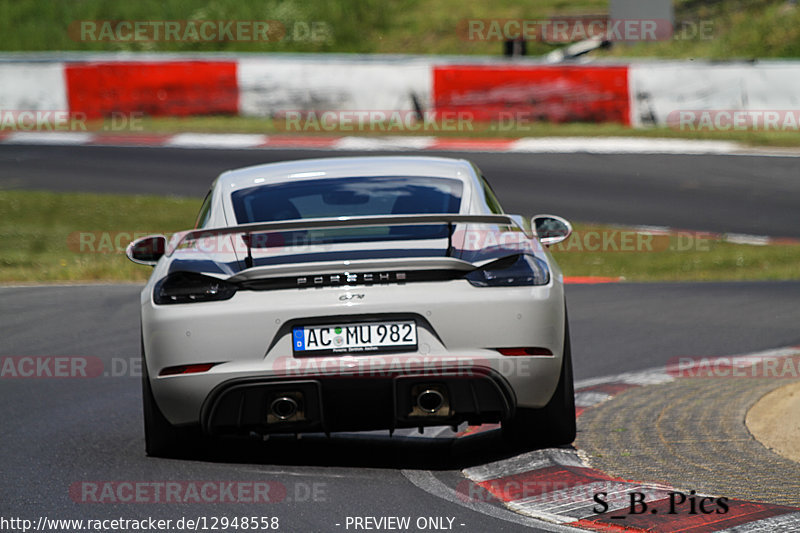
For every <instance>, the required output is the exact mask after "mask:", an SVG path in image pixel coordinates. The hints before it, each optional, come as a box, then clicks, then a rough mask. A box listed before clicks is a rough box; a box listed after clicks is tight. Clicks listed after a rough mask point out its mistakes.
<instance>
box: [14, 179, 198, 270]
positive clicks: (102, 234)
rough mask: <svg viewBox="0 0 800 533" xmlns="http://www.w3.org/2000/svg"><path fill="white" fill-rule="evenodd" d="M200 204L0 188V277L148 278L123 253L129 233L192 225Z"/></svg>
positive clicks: (166, 199)
mask: <svg viewBox="0 0 800 533" xmlns="http://www.w3.org/2000/svg"><path fill="white" fill-rule="evenodd" d="M200 202H201V200H200V199H195V198H191V199H189V198H172V197H157V196H121V195H119V196H118V195H104V194H84V193H75V194H73V193H69V194H61V193H53V192H32V191H0V281H2V282H11V281H22V282H33V281H47V282H55V281H101V280H103V281H141V280H145V279H147V277H148V276H149V275H150V269H149V268H148V267H142V266H140V265H134V264H133V263H131V262H130V261H128V259H127V258H126V257H125V255H124V247H125V246H126V245H127V243H128V242H129V241H130V237H128V235H132V234H133V233H143V234H149V233H164V232H173V231H178V230H182V229H187V228H189V227H191V226H192V225H193V224H194V219H195V216H196V214H197V210H198V209H199V207H200ZM81 234H83V246H82V248H83V250H84V251H83V252H82V251H81ZM117 236H120V239H119V241H118V242H119V244H120V247H119V249H116V243H115V242H114V241H115V240H117ZM126 237H127V238H126Z"/></svg>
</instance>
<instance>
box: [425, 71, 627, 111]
mask: <svg viewBox="0 0 800 533" xmlns="http://www.w3.org/2000/svg"><path fill="white" fill-rule="evenodd" d="M433 102H434V106H435V109H436V110H437V111H466V112H471V113H473V117H474V118H475V120H478V121H501V122H511V121H517V122H518V123H521V122H527V123H530V122H534V121H548V122H619V123H622V124H629V101H628V67H626V66H618V67H616V66H603V67H597V66H521V67H510V66H502V67H500V66H447V67H435V68H434V70H433Z"/></svg>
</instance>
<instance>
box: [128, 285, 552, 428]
mask: <svg viewBox="0 0 800 533" xmlns="http://www.w3.org/2000/svg"><path fill="white" fill-rule="evenodd" d="M350 293H358V294H362V295H363V296H364V297H363V298H361V299H358V300H356V301H351V300H344V299H341V297H342V296H343V295H347V294H350ZM377 317H382V318H389V317H395V318H397V317H402V318H404V319H413V320H414V321H415V322H416V323H417V326H418V329H417V332H418V349H417V350H415V351H411V352H404V353H393V354H383V355H377V354H376V355H349V356H335V357H328V356H324V357H303V358H299V357H295V356H294V354H293V352H292V338H291V334H292V326H293V325H295V324H304V323H312V322H313V323H326V322H327V323H330V322H331V321H334V322H339V321H347V320H350V321H353V322H359V321H364V320H367V319H371V318H377ZM142 331H143V341H144V353H145V354H146V357H145V359H146V360H145V364H146V365H147V370H148V373H149V375H150V376H151V378H150V379H151V385H152V389H153V394H154V396H155V400H156V402H157V404H158V406H159V408H160V409H161V411H162V412H163V414H164V416H165V417H166V418H167V420H169V421H170V422H171V423H172V424H176V425H179V424H197V423H201V422H203V421H202V417H203V415H201V412H204V409H205V408H206V407H205V406H207V405H209V402H210V401H211V400H210V397H211V395H212V391H218V390H220V389H219V388H220V387H222V386H223V385H224V384H226V383H233V382H234V380H256V381H261V382H264V383H266V382H274V381H282V382H289V381H319V382H320V384H321V385H320V390H321V394H323V395H324V396H325V397H324V398H322V400H321V402H322V403H323V404H326V403H327V402H329V401H331V400H332V399H334V398H332V397H335V396H337V394H335V393H328V394H325V391H326V390H332V391H336V390H338V389H337V387H336V385H334V384H338V383H344V382H345V381H344V380H345V378H346V377H347V376H348V374H354V375H355V378H357V380H356V379H353V380H352V381H351V385H352V390H354V391H356V390H358V391H371V390H372V386H373V385H372V384H371V381H373V380H377V381H378V382H381V380H383V379H389V378H390V377H391V376H393V375H394V374H392V372H394V373H395V374H397V375H402V374H413V375H416V374H419V373H425V372H429V371H430V369H431V368H433V369H434V370H435V372H434V373H435V374H436V375H437V376H438V375H439V374H440V372H441V370H442V369H444V368H449V367H452V366H455V367H457V369H460V370H462V371H463V370H464V369H485V370H486V371H487V372H491V376H498V377H499V379H501V380H502V382H503V383H504V387H505V388H507V389H508V391H507V392H504V394H505V396H506V398H507V400H506V401H508V402H509V404H510V405H511V407H510V409H513V408H515V407H517V406H518V407H526V408H537V407H541V406H543V405H545V404H546V403H547V402H548V400H549V399H550V397H551V396H552V394H553V391H554V390H555V387H556V384H557V382H558V377H559V372H560V369H561V360H562V350H563V343H564V299H563V291H562V287H561V284H560V283H554V282H551V284H550V285H547V286H537V287H502V288H497V289H493V288H476V287H472V286H471V285H469V283H467V282H466V281H451V282H439V283H417V284H409V285H406V286H402V285H396V286H395V285H389V286H385V287H384V286H371V287H356V288H344V287H343V288H322V289H309V290H304V291H288V290H287V291H264V292H259V291H241V292H240V293H237V294H236V296H234V298H232V299H231V300H228V301H221V302H209V303H200V304H185V305H165V306H156V305H153V303H152V301H151V299H150V292H149V289H147V288H146V289H145V291H144V292H143V294H142ZM524 346H535V347H542V348H546V349H548V350H550V352H551V353H552V355H551V356H513V357H508V356H504V355H501V354H500V353H499V352H498V351H497V350H496V349H495V348H499V347H524ZM198 363H214V364H215V366H214V367H213V368H211V370H209V371H208V372H203V373H197V374H187V375H172V376H162V375H160V374H161V371H162V370H163V369H164V368H167V367H172V366H179V365H191V364H198ZM490 379H494V378H490ZM326 383H331V385H329V386H326V385H325V384H326ZM387 388H388V389H391V387H388V386H386V387H384V388H383V389H381V387H378V389H379V391H380V390H385V389H387ZM360 394H363V395H365V396H366V395H367V393H366V392H361V393H360ZM384 394H385V393H384ZM504 414H505V413H504ZM413 425H415V426H416V425H419V424H416V423H415V424H413ZM384 427H389V425H386V426H384Z"/></svg>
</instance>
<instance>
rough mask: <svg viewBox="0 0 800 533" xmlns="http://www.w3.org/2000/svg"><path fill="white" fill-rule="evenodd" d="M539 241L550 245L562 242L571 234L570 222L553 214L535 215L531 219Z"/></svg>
mask: <svg viewBox="0 0 800 533" xmlns="http://www.w3.org/2000/svg"><path fill="white" fill-rule="evenodd" d="M531 224H532V225H533V227H534V228H535V229H536V235H537V237H538V238H539V242H540V243H542V245H544V246H551V245H553V244H558V243H560V242H563V241H565V240H567V239H568V238H569V236H570V235H572V224H570V223H569V222H568V221H567V220H566V219H564V218H561V217H557V216H555V215H536V216H535V217H533V218H532V219H531Z"/></svg>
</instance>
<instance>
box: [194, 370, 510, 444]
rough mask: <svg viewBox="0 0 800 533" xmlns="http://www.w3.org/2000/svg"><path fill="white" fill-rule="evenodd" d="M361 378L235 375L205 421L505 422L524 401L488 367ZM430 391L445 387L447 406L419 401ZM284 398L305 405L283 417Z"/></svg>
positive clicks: (242, 424)
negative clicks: (278, 410)
mask: <svg viewBox="0 0 800 533" xmlns="http://www.w3.org/2000/svg"><path fill="white" fill-rule="evenodd" d="M356 379H358V378H348V377H344V376H339V377H333V376H324V375H320V376H314V377H308V378H307V379H286V378H271V379H267V378H244V379H233V380H229V381H226V382H224V383H222V384H220V385H219V386H217V387H216V388H215V389H214V390H213V391H212V392H211V394H210V395H209V397H208V399H207V400H206V402H204V404H203V408H202V411H201V425H202V428H203V430H204V432H205V433H207V434H212V435H218V434H236V433H248V432H251V431H255V432H258V433H264V434H266V433H301V432H331V431H365V430H376V429H389V430H393V429H396V428H404V427H418V426H440V425H452V424H459V423H461V422H465V421H466V422H469V423H471V424H480V423H487V422H500V421H503V420H507V419H508V418H510V417H511V416H513V412H514V406H515V405H516V399H515V397H514V392H513V390H512V388H511V387H510V385H509V384H508V382H507V381H506V380H505V379H504V378H503V377H502V376H501V375H500V374H499V373H497V372H495V371H493V370H492V369H488V368H473V369H471V371H470V372H469V373H464V372H463V371H460V370H455V369H454V370H449V371H440V372H436V373H435V374H426V373H396V374H391V375H387V376H384V377H380V378H373V379H370V380H369V381H366V382H365V381H364V380H362V379H358V381H357V382H355V380H356ZM426 391H436V393H437V394H439V395H441V399H442V401H441V405H440V407H438V408H437V409H435V410H432V409H427V410H426V409H422V408H421V407H420V406H419V402H418V398H419V396H420V395H421V394H424V393H425V392H426ZM281 398H291V399H292V401H293V402H295V403H296V405H297V410H296V412H295V413H293V414H292V415H291V416H289V417H283V418H281V417H279V416H277V415H276V414H275V412H274V411H273V409H272V408H271V407H272V406H273V405H274V402H275V401H276V400H278V399H281Z"/></svg>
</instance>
